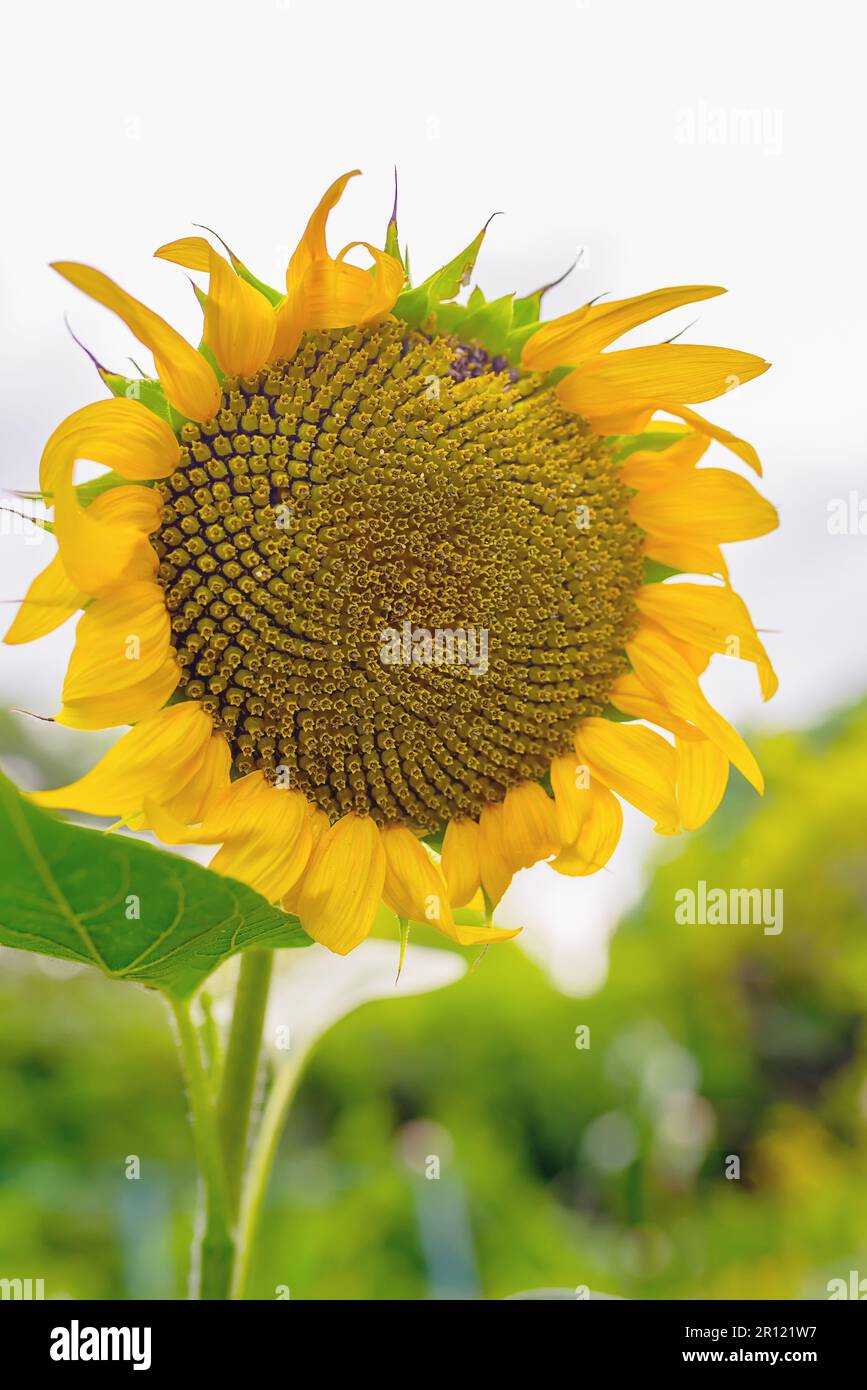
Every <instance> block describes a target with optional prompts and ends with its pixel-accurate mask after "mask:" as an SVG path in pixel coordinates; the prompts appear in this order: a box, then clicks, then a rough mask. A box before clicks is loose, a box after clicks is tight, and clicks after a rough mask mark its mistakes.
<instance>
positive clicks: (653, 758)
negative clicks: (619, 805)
mask: <svg viewBox="0 0 867 1390" xmlns="http://www.w3.org/2000/svg"><path fill="white" fill-rule="evenodd" d="M575 752H576V754H577V757H578V759H579V761H580V762H583V763H586V765H587V767H588V768H589V770H590V773H591V776H592V777H593V778H595V779H596V780H597V781H599V782H601V783H602V784H603V786H607V787H610V788H611V790H612V791H615V792H617V793H618V795H620V796H622V797H624V799H625V800H626V801H629V802H631V804H632V805H633V806H636V807H637V808H638V810H639V811H643V812H644V814H645V815H647V816H650V818H651V819H652V820H654V821H655V822H656V825H655V829H656V830H657V831H658V832H659V833H660V834H661V835H673V834H675V833H676V832H677V830H678V829H679V817H678V813H677V797H676V785H677V759H676V757H675V752H674V749H673V747H672V746H671V744H670V743H668V742H667V741H666V739H664V738H663V737H662V736H661V734H657V733H654V732H653V730H652V729H646V728H645V727H644V726H643V725H641V724H617V723H614V722H613V721H612V720H610V719H598V718H591V719H584V720H582V722H581V724H580V725H579V727H578V731H577V733H576V734H575Z"/></svg>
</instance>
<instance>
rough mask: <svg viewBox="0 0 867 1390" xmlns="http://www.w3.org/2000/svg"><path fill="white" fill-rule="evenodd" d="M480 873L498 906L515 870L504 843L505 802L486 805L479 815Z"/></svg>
mask: <svg viewBox="0 0 867 1390" xmlns="http://www.w3.org/2000/svg"><path fill="white" fill-rule="evenodd" d="M479 873H480V876H481V880H482V887H483V888H484V890H485V892H486V894H487V896H488V898H489V899H490V901H491V903H492V905H493V906H494V907H496V905H497V903H498V902H499V901H500V899H501V898H502V896H503V894H504V893H505V891H506V889H507V888H508V886H509V884H510V883H511V882H512V875H513V873H514V870H513V868H512V866H511V864H510V863H509V860H508V859H507V857H506V851H505V846H504V844H503V803H502V802H501V801H500V802H497V803H495V804H492V805H489V806H485V807H483V808H482V813H481V815H480V816H479Z"/></svg>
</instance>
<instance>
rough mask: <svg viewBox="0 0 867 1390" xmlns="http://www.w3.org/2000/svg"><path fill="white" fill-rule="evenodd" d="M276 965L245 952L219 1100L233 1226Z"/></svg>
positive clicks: (264, 955)
mask: <svg viewBox="0 0 867 1390" xmlns="http://www.w3.org/2000/svg"><path fill="white" fill-rule="evenodd" d="M272 961H273V955H272V952H271V951H245V952H244V953H243V955H242V956H241V969H240V974H239V976H238V987H237V989H236V991H235V1007H234V1012H233V1014H232V1027H231V1030H230V1033H229V1045H228V1048H227V1050H226V1058H225V1062H224V1064H223V1074H222V1080H221V1083H220V1093H219V1096H218V1099H217V1123H218V1126H219V1133H220V1140H221V1143H222V1149H223V1163H224V1165H225V1173H226V1192H227V1197H228V1204H229V1214H230V1218H231V1221H232V1223H233V1224H234V1222H235V1221H236V1220H237V1216H238V1209H239V1207H240V1204H241V1184H242V1181H243V1176H244V1160H245V1158H246V1156H247V1136H248V1134H249V1131H250V1115H251V1111H252V1108H253V1098H254V1095H255V1091H256V1078H257V1076H258V1073H259V1056H260V1052H261V1046H262V1026H263V1024H264V1022H265V1008H266V1005H267V1003H268V987H269V985H270V983H271V966H272Z"/></svg>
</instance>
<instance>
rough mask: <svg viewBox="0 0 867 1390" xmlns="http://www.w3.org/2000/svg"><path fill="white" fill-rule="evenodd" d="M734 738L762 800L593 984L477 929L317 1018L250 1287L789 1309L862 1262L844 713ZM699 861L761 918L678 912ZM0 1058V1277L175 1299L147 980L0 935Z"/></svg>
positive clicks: (182, 1245)
mask: <svg viewBox="0 0 867 1390" xmlns="http://www.w3.org/2000/svg"><path fill="white" fill-rule="evenodd" d="M10 740H11V727H8V726H5V725H4V726H2V728H0V753H2V752H3V750H4V748H5V750H6V751H7V752H8V751H9V749H10V748H11V746H12V745H11V743H10ZM757 751H758V754H759V759H760V762H761V763H762V766H763V768H764V771H765V776H766V779H767V783H768V792H767V795H766V796H765V798H764V800H763V801H761V800H759V798H757V797H756V796H755V795H754V794H753V793H752V792H751V791H750V790H749V789H748V788H746V787H745V785H744V784H743V783H742V782H741V781H740V780H739V779H737V778H736V774H734V775H733V782H732V784H731V786H730V788H729V791H728V793H727V796H726V800H725V802H724V805H723V807H722V808H721V810H720V812H719V813H718V814H717V816H716V817H715V818H714V819H713V821H712V822H711V823H710V825H709V826H708V827H707V828H706V829H705V830H704V831H703V832H701V833H699V834H696V835H694V836H691V837H688V838H684V839H681V840H677V841H674V842H666V843H665V844H662V845H661V846H660V850H659V852H658V857H657V859H656V860H655V862H654V864H653V867H652V872H651V875H650V879H649V886H648V890H647V893H646V895H645V897H644V899H643V901H642V902H641V904H640V906H639V907H638V908H637V909H636V910H635V911H634V912H633V913H632V914H631V915H630V916H629V917H628V918H627V919H626V920H624V921H623V922H621V923H620V925H619V926H618V929H617V932H616V935H615V937H614V940H613V946H612V954H611V966H610V972H609V977H608V980H607V982H606V984H605V985H604V987H603V988H602V989H601V990H600V991H599V992H598V993H596V994H595V995H594V996H593V997H591V998H587V999H575V998H569V997H566V996H565V995H563V994H561V993H560V992H558V991H557V990H556V989H555V988H554V987H553V986H552V985H551V984H550V983H549V982H548V980H547V977H546V976H545V975H544V974H543V972H542V971H540V969H539V968H538V967H537V966H536V965H534V964H533V963H531V961H529V960H528V959H527V958H526V957H525V956H524V955H523V954H522V952H521V951H519V950H518V949H515V948H513V947H505V946H504V947H501V948H497V949H494V950H490V951H489V952H488V953H487V954H486V955H485V957H484V958H483V959H482V960H481V962H480V963H479V965H478V967H477V968H476V969H475V970H473V971H472V972H471V973H470V974H468V975H467V976H466V977H465V978H464V979H463V980H462V981H460V982H459V983H457V984H456V985H453V986H450V987H448V988H446V989H443V990H440V991H439V992H437V993H433V994H429V995H426V996H420V997H414V998H404V999H401V997H400V992H399V990H398V991H397V992H396V994H395V997H394V998H393V999H389V1000H387V1001H384V1002H382V1003H373V1004H367V1005H365V1006H364V1007H362V1008H361V1009H359V1010H358V1011H357V1012H356V1013H354V1014H352V1015H351V1016H350V1017H348V1018H346V1019H344V1020H343V1021H342V1022H340V1023H338V1024H337V1025H336V1026H335V1027H334V1028H333V1030H332V1031H331V1032H330V1033H329V1034H328V1035H327V1036H326V1037H325V1038H324V1039H323V1040H322V1042H321V1043H320V1044H319V1046H318V1047H317V1049H316V1051H315V1052H314V1054H313V1057H312V1059H311V1060H310V1062H309V1064H308V1067H307V1069H306V1072H305V1074H304V1078H303V1081H302V1083H301V1087H300V1091H299V1094H298V1098H297V1101H296V1104H295V1107H294V1110H293V1113H292V1115H291V1117H290V1121H289V1125H288V1127H287V1130H286V1133H285V1135H284V1139H283V1143H282V1146H281V1150H280V1157H279V1160H278V1166H277V1169H276V1171H275V1174H274V1179H273V1181H272V1184H271V1187H270V1190H269V1198H268V1207H267V1211H266V1219H265V1221H264V1223H263V1234H262V1237H261V1240H260V1242H259V1244H258V1247H257V1251H256V1257H255V1260H254V1265H253V1268H254V1275H253V1282H252V1288H251V1293H252V1295H253V1296H257V1297H263V1298H274V1297H275V1296H277V1290H279V1289H280V1288H281V1286H283V1287H286V1288H288V1289H289V1290H290V1291H291V1297H292V1298H301V1299H309V1298H322V1299H362V1298H373V1299H424V1298H446V1297H454V1298H477V1297H485V1298H494V1299H499V1298H503V1297H506V1296H508V1295H510V1294H514V1293H516V1292H518V1291H520V1290H528V1289H534V1288H540V1287H560V1288H572V1289H574V1288H576V1287H577V1286H589V1287H590V1288H592V1289H594V1290H598V1291H601V1292H604V1293H607V1294H615V1295H621V1296H624V1297H628V1298H672V1297H673V1298H721V1299H726V1298H784V1299H798V1298H810V1297H816V1298H825V1297H827V1296H828V1294H827V1284H828V1281H829V1280H830V1279H833V1278H843V1279H847V1280H848V1277H849V1271H850V1270H860V1271H861V1272H862V1274H863V1275H864V1276H867V1027H865V1019H867V932H865V907H867V853H865V850H867V706H865V705H861V706H859V707H857V708H854V709H851V710H848V711H845V712H841V713H840V714H839V715H838V716H837V717H835V718H834V719H833V720H831V721H829V722H827V723H826V724H824V725H823V726H822V727H819V728H816V729H814V730H811V731H808V732H804V733H793V734H787V735H779V734H777V735H774V736H770V737H766V738H764V739H763V740H759V741H758V744H757ZM18 755H19V757H21V756H23V757H24V758H29V759H31V760H33V761H36V762H37V763H38V760H39V751H38V748H37V747H36V746H35V745H34V746H32V747H29V748H27V747H25V748H24V749H22V748H21V746H20V741H19V743H18ZM8 765H9V766H10V770H11V771H14V769H13V768H12V767H11V765H10V764H8ZM56 771H57V769H56V768H52V769H48V768H43V769H42V774H41V775H44V777H45V779H46V782H48V780H49V778H50V777H51V776H53V775H54V773H55V772H56ZM700 879H704V880H705V881H706V882H707V883H708V884H710V885H712V886H720V887H724V888H725V887H728V886H735V887H746V886H756V885H763V886H772V887H775V888H782V889H783V892H784V902H785V919H784V930H783V931H782V933H781V934H780V935H777V936H771V935H764V934H763V932H762V930H761V927H759V926H728V927H723V926H683V925H678V924H677V923H676V922H675V920H674V906H675V898H674V895H675V893H676V891H677V889H678V888H680V887H684V886H693V887H694V886H695V885H696V883H697V882H698V880H700ZM575 894H576V904H577V910H578V912H579V913H580V894H581V883H580V881H578V882H576V885H575ZM574 930H579V931H580V924H579V925H577V926H575V927H574ZM425 944H435V943H434V942H432V941H431V942H425ZM444 949H445V948H444ZM473 954H474V953H473ZM582 1027H586V1028H589V1041H590V1046H589V1047H586V1048H585V1047H578V1046H576V1041H581V1039H582V1034H581V1033H580V1032H579V1033H577V1034H576V1030H579V1029H581V1028H582ZM0 1057H2V1064H0V1276H5V1277H25V1278H26V1277H32V1278H39V1277H42V1278H44V1279H45V1283H46V1295H47V1296H49V1297H51V1296H55V1297H57V1296H60V1297H64V1296H68V1297H75V1298H172V1297H178V1296H183V1293H184V1288H185V1277H186V1275H185V1270H186V1258H187V1256H186V1251H187V1245H188V1241H189V1237H190V1214H189V1213H190V1210H191V1208H192V1204H193V1194H194V1187H195V1175H194V1170H193V1163H192V1151H191V1141H190V1136H189V1132H188V1129H187V1126H186V1106H185V1101H184V1097H183V1093H182V1089H181V1083H180V1078H179V1072H178V1066H177V1062H176V1059H175V1055H174V1050H173V1043H172V1038H171V1034H170V1030H169V1027H168V1022H167V1018H166V1016H165V1013H164V1009H163V1006H162V1004H161V1002H160V1000H159V999H158V997H157V996H156V995H154V994H152V993H148V992H147V991H145V990H141V989H138V988H134V987H129V986H121V985H118V984H113V983H109V982H108V981H105V980H103V979H102V978H101V977H99V976H97V975H96V974H95V973H94V972H91V971H87V970H83V971H79V972H78V973H75V974H73V975H71V976H66V975H65V974H64V971H63V969H62V968H61V967H59V966H57V965H54V964H52V963H51V962H47V963H46V962H37V961H35V960H34V958H33V957H32V956H30V957H28V956H24V955H23V954H21V953H15V952H11V951H5V952H3V953H2V955H0ZM127 1155H137V1156H138V1157H139V1159H140V1162H141V1177H140V1178H139V1180H138V1181H129V1180H128V1179H127V1177H126V1176H125V1164H124V1159H125V1156H127ZM430 1155H436V1156H438V1158H439V1160H440V1176H439V1179H438V1180H430V1179H429V1178H428V1177H426V1176H425V1172H424V1167H425V1159H426V1158H427V1157H428V1156H430ZM738 1170H739V1176H733V1174H735V1173H736V1172H737V1171H738ZM727 1174H729V1176H727Z"/></svg>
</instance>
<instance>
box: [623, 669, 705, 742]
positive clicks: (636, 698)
mask: <svg viewBox="0 0 867 1390" xmlns="http://www.w3.org/2000/svg"><path fill="white" fill-rule="evenodd" d="M608 698H609V700H610V701H611V703H612V705H613V706H614V708H615V709H618V710H620V712H621V714H630V715H631V716H632V718H633V719H646V720H647V722H648V724H658V725H659V727H660V729H667V730H668V732H669V733H670V734H677V735H679V736H680V737H681V738H697V737H699V736H700V735H699V734H698V730H696V729H693V727H692V725H691V724H687V722H686V720H684V719H678V717H677V715H676V714H672V712H671V710H670V709H669V708H668V706H667V705H666V704H664V703H663V701H662V700H659V699H657V697H656V696H655V695H653V694H651V692H650V691H649V690H648V689H647V686H646V685H642V683H641V681H640V680H639V679H638V677H637V676H636V674H635V672H634V671H627V672H626V673H625V674H624V675H622V676H618V678H617V680H616V681H615V682H614V684H613V686H612V687H611V693H610V695H609V697H608Z"/></svg>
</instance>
